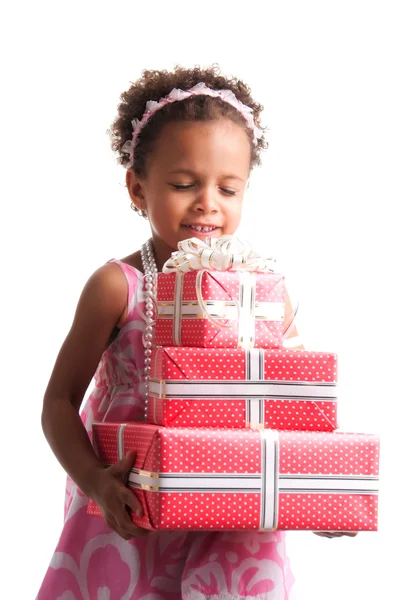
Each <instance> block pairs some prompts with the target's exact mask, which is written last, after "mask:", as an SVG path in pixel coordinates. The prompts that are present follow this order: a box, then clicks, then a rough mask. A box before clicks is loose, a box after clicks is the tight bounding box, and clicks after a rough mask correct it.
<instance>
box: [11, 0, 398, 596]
mask: <svg viewBox="0 0 398 600" xmlns="http://www.w3.org/2000/svg"><path fill="white" fill-rule="evenodd" d="M394 4H395V3H394V2H387V1H384V0H378V1H374V2H368V1H366V0H362V1H353V0H344V1H340V0H339V1H337V0H335V1H333V2H332V1H323V2H319V1H313V2H310V1H307V0H304V1H301V2H300V1H298V2H296V1H294V2H293V1H292V2H287V1H285V2H276V1H275V2H254V1H251V0H246V1H245V2H243V3H241V2H240V3H233V2H221V1H219V2H215V1H212V2H205V1H202V2H186V1H185V2H184V1H182V0H169V1H168V2H166V1H162V2H155V1H154V0H152V1H151V2H148V3H145V2H132V1H131V2H126V1H120V2H116V1H114V2H99V1H97V2H94V1H92V2H90V1H86V2H85V1H84V0H81V1H80V2H76V1H71V0H69V1H68V2H60V1H59V2H50V1H48V2H44V1H36V2H17V1H14V2H12V4H10V5H8V6H6V5H5V6H6V8H3V9H2V13H3V14H1V15H0V22H1V35H0V44H1V46H2V47H1V48H0V50H1V57H2V68H1V73H2V75H1V87H2V92H1V94H0V102H1V112H0V119H1V130H0V131H1V134H0V140H1V163H0V164H1V176H0V185H1V225H2V235H1V243H2V286H1V287H2V295H1V302H2V308H1V318H2V324H1V332H2V337H1V339H2V344H1V351H2V366H3V369H2V428H1V432H2V435H1V445H2V454H1V455H2V463H3V464H2V483H1V490H2V491H1V503H2V507H1V517H2V529H1V532H2V533H1V539H2V556H3V558H2V561H3V565H2V571H3V575H2V578H1V582H0V587H1V589H2V592H1V596H2V597H5V598H7V599H10V600H14V599H17V600H19V599H21V600H26V599H28V598H33V597H34V596H35V594H36V592H37V590H38V587H39V585H40V583H41V580H42V578H43V576H44V574H45V570H46V568H47V565H48V563H49V561H50V558H51V555H52V552H53V550H54V548H55V545H56V542H57V539H58V537H59V534H60V531H61V528H62V514H63V513H62V511H63V507H62V503H63V488H64V473H63V471H62V469H61V467H59V465H58V463H57V461H56V459H55V458H54V457H53V455H52V454H51V451H50V449H49V447H48V446H47V444H46V441H45V439H44V437H43V435H42V432H41V426H40V412H41V402H42V396H43V392H44V389H45V386H46V383H47V380H48V378H49V375H50V372H51V369H52V365H53V362H54V360H55V357H56V353H57V351H58V349H59V347H60V345H61V343H62V341H63V339H64V337H65V335H66V333H67V331H68V328H69V326H70V323H71V319H72V317H73V313H74V308H75V305H76V302H77V299H78V296H79V294H80V291H81V289H82V286H83V285H84V283H85V281H86V279H87V278H88V277H89V275H90V274H91V273H92V271H94V270H95V269H96V268H97V267H98V266H100V265H101V264H102V263H104V262H105V261H106V260H108V259H109V258H111V257H122V256H125V255H126V254H129V253H131V252H132V251H134V250H136V249H137V248H138V247H139V245H140V244H141V243H142V242H143V241H144V240H145V239H146V238H147V236H148V229H147V225H146V224H145V223H144V221H143V220H142V219H139V217H138V216H136V215H135V214H133V213H132V211H131V210H130V208H129V201H128V197H127V193H126V190H125V189H124V171H123V169H122V168H121V167H118V166H117V165H116V163H115V160H114V157H113V155H112V153H111V150H110V148H109V141H108V138H107V135H106V130H107V128H108V127H109V125H110V123H111V122H112V120H113V118H114V116H115V114H116V107H117V103H118V99H119V95H120V93H121V92H122V91H124V90H125V89H126V88H127V87H128V86H129V82H130V81H133V80H134V79H135V78H137V77H138V76H139V75H140V73H141V71H142V69H144V68H157V69H160V68H172V67H173V66H174V65H175V64H176V63H180V64H182V65H183V66H192V65H194V64H200V65H202V66H206V65H209V64H211V63H213V62H218V63H219V64H220V66H221V68H222V70H223V71H224V72H225V73H227V74H235V75H237V76H239V77H241V78H243V79H244V80H245V81H247V82H248V83H249V85H250V86H251V87H252V91H253V94H254V96H255V98H256V99H258V100H259V101H260V102H261V103H262V104H263V105H264V108H265V110H264V118H263V123H264V124H267V125H268V126H269V127H270V128H271V129H272V143H271V146H270V149H269V150H268V151H267V152H266V154H265V155H264V159H263V166H262V167H261V168H260V169H258V170H257V171H256V172H255V173H253V176H252V180H251V184H250V188H249V191H248V194H247V201H246V214H245V218H244V221H243V223H242V229H241V233H242V234H243V235H245V236H246V237H250V239H251V240H252V241H253V242H254V244H255V245H256V247H257V248H259V249H261V250H262V251H264V252H265V253H272V254H274V255H276V257H277V258H278V259H279V261H280V264H282V265H283V266H284V269H285V270H286V272H287V273H288V274H290V276H291V277H290V278H291V289H292V291H293V295H298V296H299V297H300V301H301V309H300V329H301V333H302V334H303V337H304V340H305V342H306V344H307V346H308V347H309V348H312V349H318V350H333V351H336V352H337V353H338V355H339V361H340V371H339V372H340V407H341V409H340V425H341V427H342V428H343V429H347V430H354V431H368V432H375V433H380V434H381V435H382V438H383V445H382V486H381V490H382V491H381V496H380V530H379V532H378V533H362V534H359V535H358V537H357V538H356V539H348V538H345V539H334V540H329V539H322V538H319V537H317V536H315V535H313V534H311V533H290V534H288V549H289V554H290V558H291V562H292V566H293V569H294V572H295V575H296V579H297V583H298V585H297V590H298V598H299V599H300V600H320V599H322V600H332V599H335V598H337V597H338V598H339V599H340V600H348V599H350V600H351V599H357V598H358V599H359V598H360V599H361V600H370V599H374V598H378V599H384V598H391V597H392V596H394V595H395V594H394V586H395V568H396V565H395V560H393V558H394V557H393V553H394V554H395V557H396V552H395V550H394V546H395V539H394V535H396V533H397V528H396V510H395V506H396V497H394V491H395V493H396V491H397V490H396V485H395V483H394V481H393V478H394V479H395V478H396V476H397V473H396V457H397V451H396V448H395V447H394V446H393V438H394V437H396V435H394V433H395V432H394V429H395V424H394V419H393V415H394V413H395V414H396V401H397V392H396V383H395V379H394V378H395V376H396V371H397V369H396V366H395V365H396V347H395V345H396V339H397V327H396V302H397V293H396V257H397V253H396V244H395V239H396V219H395V218H394V217H393V208H394V204H395V203H396V201H397V187H398V186H397V176H396V172H397V158H398V156H397V139H398V119H397V106H398V95H397V86H396V82H397V62H396V60H397V56H398V43H397V39H398V38H397V34H396V32H397V20H396V18H395V16H394V11H393V7H394ZM388 543H391V544H392V548H393V550H392V551H388V550H387V544H388ZM4 557H7V558H6V563H5V564H4V560H5V558H4ZM382 588H383V589H384V590H385V592H382V591H381V589H382ZM387 590H389V591H388V592H387ZM49 600H52V599H49Z"/></svg>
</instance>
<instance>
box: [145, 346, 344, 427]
mask: <svg viewBox="0 0 398 600" xmlns="http://www.w3.org/2000/svg"><path fill="white" fill-rule="evenodd" d="M148 421H149V422H150V423H154V424H158V425H164V426H167V427H192V426H195V427H226V428H254V429H261V428H274V429H280V430H298V431H300V430H301V431H333V430H335V429H336V428H337V356H336V355H335V354H332V353H327V352H310V351H305V350H303V351H297V350H286V349H279V350H271V349H269V350H267V349H257V348H253V349H250V350H243V349H241V348H226V349H221V348H206V349H204V348H176V347H167V348H156V349H155V351H154V353H153V360H152V364H151V379H150V386H149V397H148Z"/></svg>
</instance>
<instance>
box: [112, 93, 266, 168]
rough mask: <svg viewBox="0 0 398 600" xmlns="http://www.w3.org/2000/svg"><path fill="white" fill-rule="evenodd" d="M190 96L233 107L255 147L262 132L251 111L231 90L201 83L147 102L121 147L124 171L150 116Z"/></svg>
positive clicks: (130, 165) (132, 156) (131, 162)
mask: <svg viewBox="0 0 398 600" xmlns="http://www.w3.org/2000/svg"><path fill="white" fill-rule="evenodd" d="M191 96H211V97H212V98H220V99H221V100H222V101H223V102H226V103H227V104H230V105H231V106H233V107H234V108H235V109H236V110H237V111H238V112H239V113H240V114H241V115H242V116H243V117H244V119H245V121H246V124H247V126H248V127H249V129H251V130H252V131H253V143H254V145H255V146H257V140H258V139H260V138H261V137H262V135H263V132H262V131H261V129H259V128H258V127H257V126H256V125H255V123H254V118H253V109H252V108H250V106H246V104H243V103H242V102H241V101H240V100H238V98H237V97H236V96H235V94H234V93H233V92H231V90H212V89H211V88H208V87H207V85H206V84H205V83H203V82H201V83H198V84H196V85H195V86H194V87H192V88H191V89H190V90H179V89H177V88H174V89H173V90H171V92H170V93H169V94H168V95H167V96H165V97H164V98H161V99H160V100H159V101H158V102H155V101H154V100H148V102H147V103H146V109H145V112H144V114H143V116H142V119H141V121H139V120H138V119H134V120H133V121H131V124H132V126H133V137H132V139H131V140H129V141H128V142H126V143H125V144H124V145H123V147H122V152H126V154H129V155H130V160H129V162H128V163H127V164H126V169H129V168H130V167H132V166H133V164H134V149H135V147H136V145H137V138H138V136H139V134H140V132H141V130H142V128H143V127H145V125H146V124H147V122H148V121H149V119H150V118H151V117H152V115H154V114H155V113H156V112H157V111H158V110H160V109H161V108H163V106H166V104H171V103H172V102H180V101H181V100H185V99H186V98H190V97H191Z"/></svg>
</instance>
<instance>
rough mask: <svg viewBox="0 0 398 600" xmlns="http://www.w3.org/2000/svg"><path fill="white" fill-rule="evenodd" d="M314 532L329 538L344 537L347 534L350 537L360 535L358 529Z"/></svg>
mask: <svg viewBox="0 0 398 600" xmlns="http://www.w3.org/2000/svg"><path fill="white" fill-rule="evenodd" d="M312 533H315V535H320V536H321V537H327V538H334V537H342V536H343V535H347V536H348V537H355V536H356V535H358V531H313V532H312Z"/></svg>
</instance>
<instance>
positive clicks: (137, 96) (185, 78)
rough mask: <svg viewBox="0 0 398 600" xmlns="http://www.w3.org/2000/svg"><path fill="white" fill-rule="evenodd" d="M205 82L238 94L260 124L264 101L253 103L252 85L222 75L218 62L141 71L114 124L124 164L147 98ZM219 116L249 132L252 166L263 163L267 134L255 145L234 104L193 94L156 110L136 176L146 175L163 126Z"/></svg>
mask: <svg viewBox="0 0 398 600" xmlns="http://www.w3.org/2000/svg"><path fill="white" fill-rule="evenodd" d="M200 82H204V83H205V84H206V85H207V86H208V87H210V88H212V89H214V90H222V89H229V90H231V91H232V92H233V93H234V94H235V96H236V97H237V98H238V100H240V101H241V102H243V104H246V105H247V106H249V107H250V108H252V109H253V117H254V122H255V124H256V126H257V127H259V128H260V129H261V130H262V131H263V132H264V131H265V128H262V127H261V126H260V113H261V111H262V110H263V107H262V106H261V104H258V103H257V102H254V100H253V98H252V97H251V90H250V88H249V87H248V86H247V85H246V84H245V83H243V82H242V81H241V80H239V79H236V78H235V77H229V78H227V77H224V76H223V75H221V74H220V69H219V67H218V65H213V66H211V67H208V68H201V67H198V66H196V67H194V68H193V69H185V68H183V67H181V66H179V65H177V66H176V67H175V69H174V71H171V72H170V71H165V70H163V71H149V70H145V71H143V72H142V76H141V77H140V79H138V80H137V81H136V82H135V83H132V85H131V86H130V88H129V89H128V90H127V91H126V92H123V93H122V94H121V96H120V99H121V103H120V104H119V106H118V116H117V117H116V119H115V121H114V122H113V124H112V125H111V128H110V131H109V133H110V137H111V143H112V149H113V150H114V151H115V152H116V154H117V160H118V162H119V163H120V164H121V165H126V164H127V163H128V162H129V155H128V154H127V153H125V152H123V151H122V147H123V145H124V143H125V142H127V141H128V140H131V138H132V135H133V128H132V124H131V121H132V120H133V119H141V118H142V115H143V113H144V111H145V107H146V103H147V101H148V100H155V101H157V100H160V98H163V97H164V96H166V95H167V94H169V93H170V92H171V90H172V89H174V88H178V89H181V90H188V89H190V88H191V87H193V86H194V85H196V84H197V83H200ZM219 118H228V119H230V120H231V121H233V122H234V123H237V124H238V125H241V126H242V127H243V128H244V129H245V130H246V132H247V135H248V138H249V140H250V145H251V162H250V168H252V167H253V166H254V165H258V164H260V152H261V150H265V149H266V148H267V147H268V144H267V142H266V141H265V138H264V135H263V136H262V137H261V138H260V139H259V140H258V143H257V146H254V144H253V132H252V131H251V130H250V129H249V128H248V127H247V124H246V121H245V119H244V117H243V116H242V115H241V114H240V113H239V112H238V111H237V110H236V109H235V108H234V107H233V106H231V105H229V104H227V103H225V102H223V101H222V100H220V99H219V98H212V97H209V96H194V97H191V98H187V99H185V100H182V101H180V102H174V103H171V104H168V105H166V106H164V107H163V108H162V110H159V111H157V112H156V113H155V114H154V115H153V116H152V117H151V119H150V120H149V121H148V123H147V124H146V125H145V127H144V128H143V129H142V132H141V133H140V135H139V137H138V139H137V145H136V147H135V149H134V167H133V168H134V171H135V173H136V174H137V175H144V174H145V159H146V157H147V156H148V155H149V154H150V152H151V150H152V148H153V144H154V142H155V141H156V139H157V138H158V136H159V133H160V131H161V129H162V127H163V126H164V125H165V124H166V123H170V122H171V121H193V120H199V121H211V120H215V119H219Z"/></svg>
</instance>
